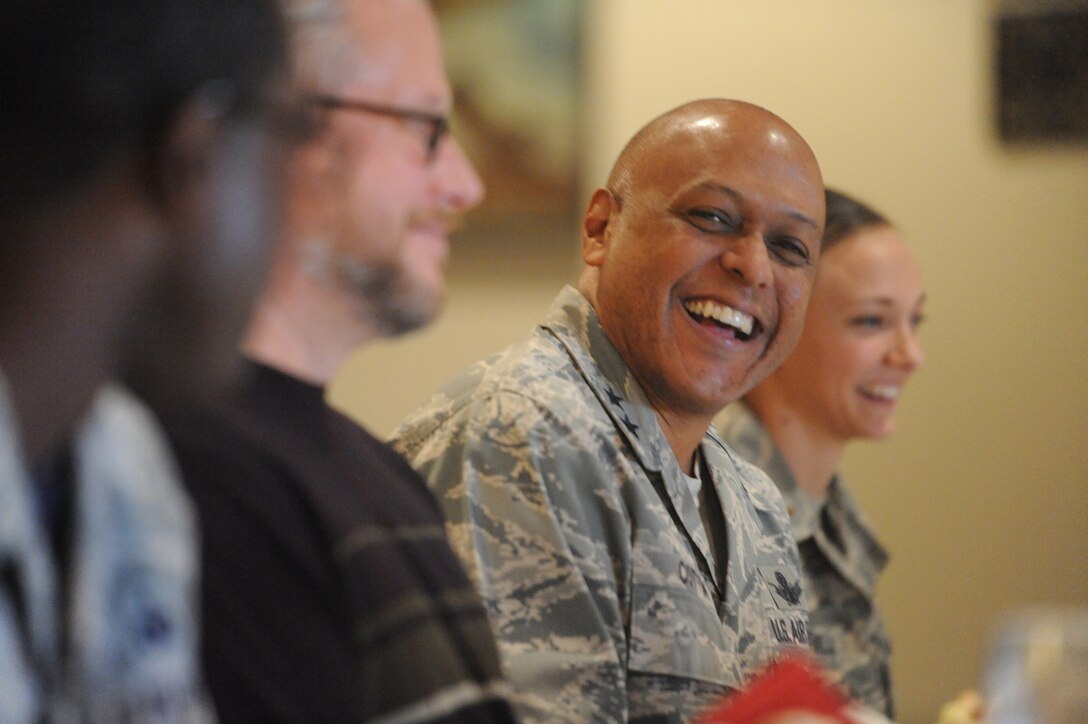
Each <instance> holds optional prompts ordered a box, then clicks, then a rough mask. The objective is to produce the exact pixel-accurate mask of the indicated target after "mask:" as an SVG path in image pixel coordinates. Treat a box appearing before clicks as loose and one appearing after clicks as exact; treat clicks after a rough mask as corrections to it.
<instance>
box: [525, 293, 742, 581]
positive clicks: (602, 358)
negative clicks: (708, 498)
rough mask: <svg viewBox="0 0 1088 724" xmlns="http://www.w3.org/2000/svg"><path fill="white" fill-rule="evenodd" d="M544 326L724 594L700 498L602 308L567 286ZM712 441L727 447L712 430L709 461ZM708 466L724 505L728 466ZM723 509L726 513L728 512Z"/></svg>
mask: <svg viewBox="0 0 1088 724" xmlns="http://www.w3.org/2000/svg"><path fill="white" fill-rule="evenodd" d="M543 326H544V328H545V329H546V330H548V331H549V332H551V333H552V334H553V335H554V336H555V337H556V339H558V341H559V343H560V344H562V345H563V347H564V348H565V349H566V350H567V353H568V354H569V355H570V357H571V359H572V360H573V362H574V365H575V367H577V368H578V371H579V373H580V374H581V376H582V377H583V379H585V381H586V384H587V385H589V387H590V389H591V390H592V391H593V394H594V395H595V396H596V397H597V399H598V400H599V402H600V404H601V407H602V408H603V409H604V410H605V412H606V413H607V414H608V416H609V417H610V418H611V419H612V422H613V424H614V425H615V428H616V430H617V431H618V432H619V434H620V435H622V436H623V437H624V438H625V439H626V440H627V443H628V444H629V445H630V447H631V449H632V450H633V451H634V453H635V455H636V456H637V458H638V461H639V464H640V465H641V466H642V467H643V468H644V469H645V470H646V471H647V472H654V473H657V476H656V477H657V479H658V480H659V481H660V483H661V485H662V486H663V487H664V491H663V494H664V497H665V498H667V502H668V504H669V505H670V506H671V508H672V509H673V511H674V513H675V515H676V516H677V518H678V519H679V522H680V523H681V525H682V526H683V528H684V530H685V532H686V533H687V535H688V537H689V538H690V539H691V541H692V542H693V544H694V545H695V547H696V548H697V549H698V550H699V552H700V554H701V555H702V557H703V563H704V564H705V566H706V568H705V571H706V573H707V574H708V576H709V577H710V578H711V579H712V580H713V581H714V584H715V586H716V587H717V588H718V592H719V596H720V597H721V598H722V599H723V600H724V595H723V594H722V592H723V591H724V590H725V581H723V580H721V576H720V575H718V566H715V565H714V563H713V561H714V558H713V557H712V555H711V551H710V541H709V539H708V538H707V534H706V530H705V529H704V527H703V522H702V518H701V517H700V515H699V507H698V501H697V500H696V497H695V496H694V495H692V493H691V491H690V490H689V489H688V486H687V482H686V481H685V479H684V475H683V471H682V470H681V468H680V465H679V463H678V462H677V461H676V455H675V454H674V453H673V450H672V448H671V447H670V446H669V443H668V440H667V439H666V438H665V433H664V431H662V429H661V424H660V422H659V421H658V419H657V415H656V414H655V413H654V410H653V407H652V406H651V405H650V403H649V400H647V398H646V395H645V393H643V391H642V387H641V386H640V385H639V384H638V381H637V380H636V379H635V377H634V375H633V374H631V371H630V369H629V368H628V367H627V364H626V363H625V362H624V360H623V358H622V357H621V356H620V353H619V351H618V350H617V349H616V347H615V346H614V345H613V344H612V342H611V341H610V340H609V339H608V337H607V335H606V334H605V332H604V329H603V328H602V327H601V323H600V319H599V318H598V317H597V312H596V310H594V309H593V306H592V305H591V304H590V303H589V300H587V299H586V298H585V297H584V296H583V295H582V294H581V293H580V292H578V291H577V290H576V289H574V288H573V287H570V286H567V287H564V288H563V290H562V291H561V292H560V294H559V296H558V298H557V299H556V301H555V303H554V304H553V306H552V310H551V312H550V313H549V315H548V318H547V320H546V321H545V323H544V325H543ZM707 444H710V445H716V446H718V447H720V448H722V449H724V447H725V446H724V444H723V443H722V442H721V440H720V439H718V438H717V437H716V435H715V434H714V432H713V431H712V430H708V436H707V437H704V439H703V441H702V443H700V445H701V446H704V450H703V455H704V458H706V459H707V460H708V461H709V460H713V459H714V458H713V457H707V450H706V449H705V446H706V445H707ZM708 469H709V471H710V475H711V478H713V485H714V486H715V490H716V492H717V493H718V499H719V502H718V504H719V505H721V504H722V502H721V501H722V500H723V497H722V496H723V490H722V487H721V481H720V480H719V476H720V475H721V472H722V471H720V470H717V469H716V467H715V466H714V465H708ZM705 482H707V483H710V482H711V481H705ZM722 515H723V516H725V514H724V512H723V513H722ZM725 517H727V516H725ZM729 534H730V535H732V534H733V532H732V531H729Z"/></svg>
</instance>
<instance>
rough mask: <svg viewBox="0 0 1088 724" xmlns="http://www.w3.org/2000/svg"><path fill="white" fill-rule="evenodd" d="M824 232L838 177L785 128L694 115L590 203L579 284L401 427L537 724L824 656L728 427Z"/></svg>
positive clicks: (680, 112) (660, 706) (674, 116)
mask: <svg viewBox="0 0 1088 724" xmlns="http://www.w3.org/2000/svg"><path fill="white" fill-rule="evenodd" d="M823 223H824V192H823V181H822V178H821V176H820V169H819V166H818V164H817V162H816V159H815V157H814V155H813V153H812V151H811V149H810V148H809V147H808V144H806V143H805V141H804V139H802V138H801V137H800V135H798V133H797V132H796V131H795V130H794V129H793V128H791V127H790V126H789V125H788V124H787V123H785V122H784V121H783V120H782V119H780V118H778V117H777V116H775V115H774V114H772V113H770V112H768V111H766V110H764V109H762V108H759V107H757V106H753V105H751V104H748V103H743V102H738V101H730V100H701V101H695V102H692V103H688V104H686V105H683V106H681V107H679V108H676V109H674V110H672V111H670V112H668V113H666V114H664V115H662V116H660V117H659V118H656V119H654V120H653V121H651V122H650V123H649V124H648V125H646V126H645V127H644V128H643V129H642V130H641V131H639V132H638V134H636V136H635V137H634V138H633V139H632V140H631V141H630V142H629V143H628V145H627V146H626V147H625V148H624V150H623V151H622V152H621V154H620V156H619V159H618V160H617V161H616V164H615V167H614V168H613V170H612V172H611V174H610V175H609V179H608V183H607V185H606V186H605V187H604V188H601V189H598V190H597V191H596V192H594V194H593V196H592V198H591V199H590V202H589V205H588V208H587V210H586V213H585V217H584V219H583V222H582V258H583V260H584V261H585V267H584V270H583V272H582V274H581V276H580V278H579V281H578V288H577V289H574V288H572V287H566V288H564V289H563V290H562V291H561V292H560V294H559V296H558V298H557V299H556V301H555V302H554V304H553V306H552V309H551V310H550V312H549V314H548V316H547V318H546V319H545V321H544V322H543V323H542V324H541V325H539V326H538V327H537V328H536V329H535V330H534V331H533V333H532V334H531V335H530V336H529V338H528V339H526V340H525V341H523V342H521V343H520V344H517V345H514V346H512V347H510V348H508V349H507V350H505V351H504V352H502V353H501V354H499V355H497V356H495V357H491V358H489V359H487V360H486V361H483V362H480V363H477V364H476V365H475V366H473V367H471V368H469V369H468V370H467V371H466V372H465V373H463V374H462V375H461V376H459V377H458V378H457V379H455V380H454V381H453V382H452V383H451V384H450V385H448V386H447V387H446V388H445V389H443V390H442V391H440V392H439V393H437V394H436V395H435V396H434V397H433V398H432V399H431V400H430V401H429V402H428V403H426V404H425V405H424V407H423V408H421V409H420V410H419V411H417V412H416V413H414V414H413V415H412V416H411V417H410V418H409V419H408V420H407V421H406V422H405V423H404V424H403V425H402V426H401V428H400V429H399V430H398V431H397V433H396V434H395V444H396V445H397V447H398V448H399V449H400V450H401V451H402V452H404V453H405V454H406V455H407V456H408V458H409V460H410V461H411V462H412V463H413V465H414V466H415V467H416V468H417V469H418V470H419V471H420V472H421V473H422V474H423V476H424V477H425V478H426V479H427V481H428V483H429V484H430V486H431V487H432V489H433V490H434V491H435V492H436V493H437V495H438V496H439V498H440V500H441V502H442V505H443V508H444V510H445V512H446V515H447V516H448V518H449V520H450V533H451V538H452V541H453V544H454V548H455V549H456V550H457V551H458V553H459V554H460V555H461V557H462V558H463V560H464V562H465V564H466V567H467V568H468V569H469V572H470V574H471V576H472V577H473V579H474V581H475V583H476V584H477V585H478V586H479V588H480V591H481V592H482V594H483V597H484V600H485V603H486V605H487V607H488V612H489V614H490V616H491V621H492V623H493V625H494V626H495V629H496V634H497V637H498V640H499V647H500V653H501V656H502V659H503V663H504V665H505V667H506V672H507V674H508V675H509V676H510V678H511V680H512V683H513V684H514V685H515V687H517V689H518V693H517V697H518V699H517V705H518V707H519V709H520V713H521V714H522V715H523V717H524V718H525V720H527V721H544V720H548V721H556V720H564V721H628V720H630V721H637V720H653V721H673V720H688V719H690V718H692V717H693V716H696V715H698V714H699V713H700V712H701V711H703V710H704V709H705V708H706V707H707V706H708V705H710V704H711V703H712V702H713V701H714V700H715V699H717V698H718V697H719V696H721V695H723V694H725V693H727V692H729V691H731V690H734V689H737V688H739V687H741V686H743V685H744V683H745V681H746V680H747V678H748V677H749V676H750V675H751V674H752V673H754V672H755V671H756V670H758V669H759V668H761V667H762V666H763V665H765V664H766V663H767V662H768V661H769V660H770V659H771V658H773V657H774V656H775V655H777V654H778V653H780V652H782V651H783V650H788V649H789V648H791V647H796V646H805V645H807V642H808V636H807V614H806V613H805V602H804V600H803V596H802V593H801V588H800V574H799V562H798V555H797V549H796V547H795V545H794V544H793V542H792V540H791V537H790V528H789V520H788V518H787V516H786V511H785V509H784V506H783V504H782V499H781V497H780V495H779V494H778V492H777V490H776V488H775V487H774V485H773V484H772V483H771V482H770V480H768V479H767V478H766V476H765V475H764V474H763V473H762V472H760V471H759V470H757V469H756V468H754V467H752V466H750V465H748V464H746V463H745V462H743V461H742V460H741V459H740V458H739V457H737V456H736V455H735V454H734V453H733V452H732V451H731V450H729V449H728V448H727V447H726V446H725V445H724V444H723V443H722V441H721V439H720V438H719V437H718V436H717V434H716V433H715V432H714V430H713V428H712V427H711V421H712V418H713V417H714V415H715V414H716V413H717V412H718V411H719V410H721V408H722V407H724V406H725V405H726V404H728V403H729V402H732V401H733V400H735V399H737V398H738V397H740V396H741V395H742V394H743V393H744V392H746V391H747V390H748V389H750V388H751V387H752V386H753V385H755V384H756V383H757V382H759V381H760V380H762V379H763V378H764V377H765V376H766V375H767V374H769V373H770V372H771V371H772V370H773V369H774V368H775V367H776V366H777V365H778V364H779V363H780V362H781V361H782V360H783V359H784V358H785V356H786V355H787V354H788V353H789V352H790V350H791V349H792V348H793V346H794V344H795V343H796V341H797V338H798V335H799V333H800V331H801V326H802V322H803V320H804V316H805V308H806V306H807V303H808V297H809V293H810V291H811V288H812V283H813V277H814V274H815V265H816V261H817V258H818V256H819V251H820V236H821V232H822V229H823Z"/></svg>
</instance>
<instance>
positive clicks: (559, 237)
mask: <svg viewBox="0 0 1088 724" xmlns="http://www.w3.org/2000/svg"><path fill="white" fill-rule="evenodd" d="M434 8H435V11H436V12H437V14H438V18H439V23H440V26H441V29H442V38H443V43H444V45H445V57H446V69H447V72H448V74H449V77H450V82H451V84H452V85H453V90H454V112H453V117H452V126H453V133H454V135H455V136H456V138H457V140H458V142H459V143H460V144H461V146H462V147H463V148H464V150H465V153H466V154H467V155H468V157H469V159H471V161H472V162H473V165H474V166H475V167H476V169H477V171H478V172H479V174H480V176H481V177H482V178H483V180H484V184H485V186H486V188H487V196H486V198H485V199H484V201H483V203H482V204H481V205H480V206H479V207H478V208H477V209H475V210H473V211H472V212H471V214H470V216H469V220H468V222H467V224H466V227H465V229H463V230H462V231H460V232H459V233H458V236H457V241H456V243H457V245H458V249H457V251H455V254H454V259H455V260H456V259H457V258H458V255H459V254H460V255H461V256H462V257H464V256H466V254H465V252H468V253H467V256H468V257H469V258H472V257H477V256H479V253H488V252H500V251H502V250H503V249H505V250H509V251H510V254H511V255H513V254H521V255H525V254H530V255H531V253H532V252H533V251H534V250H539V251H542V252H546V253H555V252H556V251H557V250H561V249H568V250H570V249H574V248H576V239H577V237H576V234H577V221H578V217H579V216H580V212H581V208H580V201H581V200H580V199H579V198H578V193H579V188H578V161H579V153H578V149H579V138H580V123H581V119H580V117H579V109H580V103H579V97H580V92H581V85H582V84H581V75H582V74H581V67H582V58H581V55H582V16H583V3H582V2H581V0H434ZM515 250H516V251H515Z"/></svg>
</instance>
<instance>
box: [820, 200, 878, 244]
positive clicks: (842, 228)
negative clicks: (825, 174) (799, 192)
mask: <svg viewBox="0 0 1088 724" xmlns="http://www.w3.org/2000/svg"><path fill="white" fill-rule="evenodd" d="M824 198H825V199H826V203H827V221H826V222H825V223H824V238H823V242H822V243H821V245H820V248H821V250H822V251H827V250H828V249H830V248H831V247H833V246H835V244H837V243H838V242H839V241H841V240H842V239H845V238H846V237H848V236H851V235H853V234H854V233H855V232H857V231H859V230H861V229H865V228H868V227H871V226H890V225H891V222H890V221H888V220H887V219H886V218H885V217H884V216H883V215H881V214H880V213H879V212H877V211H875V210H873V209H872V208H870V207H869V206H866V205H865V204H863V203H862V202H861V201H858V200H857V199H855V198H852V197H850V196H847V195H846V194H844V193H842V192H841V191H836V190H835V189H830V188H829V189H825V190H824Z"/></svg>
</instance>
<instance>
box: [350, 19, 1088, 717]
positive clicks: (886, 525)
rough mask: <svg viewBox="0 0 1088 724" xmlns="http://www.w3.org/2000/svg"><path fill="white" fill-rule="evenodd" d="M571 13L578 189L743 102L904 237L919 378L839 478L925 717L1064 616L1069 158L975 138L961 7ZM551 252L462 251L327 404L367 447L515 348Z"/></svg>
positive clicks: (1077, 423) (978, 31) (1086, 461)
mask: <svg viewBox="0 0 1088 724" xmlns="http://www.w3.org/2000/svg"><path fill="white" fill-rule="evenodd" d="M587 5H588V10H589V13H590V16H591V18H590V20H591V26H590V30H589V32H587V34H586V38H587V43H588V56H587V62H588V65H589V77H588V84H587V90H588V93H587V94H588V102H587V103H588V105H587V114H586V115H587V119H589V120H590V123H589V124H588V127H587V129H586V138H587V147H586V150H587V155H586V179H587V187H588V186H590V185H593V184H596V183H599V181H600V179H601V178H602V177H603V176H604V174H605V172H606V170H607V168H608V165H609V163H610V162H611V160H612V158H613V157H614V156H615V154H616V152H617V151H618V150H619V148H620V147H621V145H622V143H623V142H624V141H625V140H626V138H627V137H628V136H629V135H630V134H631V133H632V132H634V131H635V130H636V129H637V127H638V126H640V125H641V124H642V123H643V122H645V121H646V120H648V119H649V118H650V117H651V116H653V115H656V114H657V113H659V112H661V111H663V110H665V109H667V108H669V107H671V106H673V105H675V104H678V103H680V102H682V101H685V100H688V99H691V98H695V97H702V96H730V97H738V98H744V99H746V100H751V101H754V102H757V103H760V104H762V105H765V106H766V107H768V108H770V109H772V110H774V111H775V112H777V113H779V114H780V115H782V116H783V117H784V118H786V119H787V120H789V121H790V122H791V123H792V124H793V125H795V126H796V127H797V128H798V130H800V132H801V133H802V134H803V135H804V136H805V137H806V138H808V139H809V141H810V143H811V144H812V146H813V147H814V148H815V149H816V153H817V155H818V156H819V157H820V159H821V162H822V165H823V169H824V174H825V179H826V180H827V182H828V183H829V184H834V185H838V186H840V187H842V188H844V189H846V190H849V191H853V192H856V193H858V194H860V195H862V196H863V197H865V198H867V199H868V200H869V201H871V202H872V203H873V204H874V205H875V206H877V207H878V208H880V209H882V210H884V211H886V212H887V213H888V214H889V215H891V216H892V217H893V218H894V219H895V220H897V221H898V223H899V225H900V227H901V228H902V229H903V230H904V231H905V232H906V233H907V235H908V237H909V238H910V240H911V241H912V242H913V245H914V247H915V249H916V251H917V253H918V256H919V259H920V262H921V264H922V268H923V272H924V274H925V276H926V282H927V287H928V292H929V299H930V302H929V308H928V317H929V321H927V323H926V325H925V331H924V334H923V338H924V342H925V344H926V348H927V353H928V361H927V364H926V366H925V367H924V368H923V370H922V371H921V372H920V373H919V374H918V376H917V378H916V379H915V381H914V382H913V383H912V384H911V386H910V387H909V389H908V390H907V395H906V397H905V399H904V401H903V403H902V405H901V414H900V416H899V433H898V434H897V435H896V436H895V437H894V438H893V439H892V440H890V441H888V442H886V443H883V444H880V445H876V444H859V445H858V446H857V448H856V449H854V450H852V451H851V453H850V454H849V456H848V460H847V464H846V475H847V477H848V479H849V481H850V483H851V485H852V487H853V488H854V490H855V492H856V494H857V496H858V497H859V498H860V499H861V501H862V503H863V505H864V506H865V507H866V509H867V510H868V512H869V514H870V517H871V519H872V520H873V522H874V523H875V525H876V527H877V528H878V530H879V531H881V533H882V535H883V537H884V539H885V541H886V543H887V544H888V545H889V547H890V548H891V549H892V551H893V556H894V558H893V562H892V565H891V567H890V569H889V572H888V573H887V575H886V577H885V579H883V581H882V583H881V588H880V594H879V595H880V600H881V602H882V604H883V606H884V609H885V612H886V615H887V618H888V621H889V625H890V627H891V630H892V633H893V636H894V638H895V644H896V656H895V673H896V677H897V687H898V693H899V700H900V711H901V720H902V721H904V722H918V723H922V722H929V721H932V720H933V719H934V717H935V715H936V710H937V707H938V705H939V704H940V702H941V701H943V700H945V699H947V698H949V697H951V696H952V695H953V694H955V693H956V692H957V691H958V690H959V689H960V688H963V687H967V686H972V685H975V684H976V683H977V682H978V679H979V676H980V669H981V665H982V661H983V659H984V656H985V649H984V645H985V643H984V642H985V641H986V640H987V638H988V636H989V634H990V631H991V629H992V627H993V626H994V625H995V622H996V621H997V620H998V618H999V616H1000V615H1001V614H1002V613H1003V612H1005V611H1008V610H1011V609H1013V608H1015V607H1017V606H1021V605H1023V604H1027V603H1034V602H1067V603H1069V602H1071V603H1078V604H1081V605H1088V490H1086V488H1088V373H1086V372H1085V364H1086V363H1085V360H1088V149H1086V148H1084V147H1081V148H1080V149H1069V148H1066V149H1060V148H1049V149H1048V148H1028V149H1019V150H1009V149H1007V148H1004V147H1002V146H1001V145H1000V144H999V143H998V142H997V141H996V139H995V137H994V135H993V133H992V130H991V124H990V102H991V90H990V78H991V71H990V67H989V52H990V47H989V42H990V41H989V33H988V20H989V13H990V4H989V3H988V2H986V1H985V0H910V2H892V1H891V0H763V1H761V2H751V0H592V2H589V3H587ZM573 239H574V234H573V233H572V242H571V249H572V251H571V256H570V258H558V259H552V260H551V262H546V261H544V260H536V261H533V260H531V259H525V260H524V261H518V260H513V261H511V260H509V259H507V260H506V261H505V262H503V263H502V264H501V265H500V268H499V269H497V270H496V269H495V262H494V259H499V258H506V257H507V256H508V255H518V256H520V255H522V254H523V252H521V251H520V248H521V247H519V250H518V251H515V250H514V249H505V248H502V247H501V246H496V247H494V248H493V249H492V250H491V256H492V262H488V261H487V258H486V255H483V254H479V253H476V255H475V256H476V258H474V259H468V260H466V261H465V262H464V263H463V264H462V265H461V266H460V269H458V270H455V272H456V273H455V278H454V280H453V288H452V297H451V302H450V305H449V308H448V311H447V313H446V314H445V315H444V317H443V319H442V320H441V321H440V322H439V323H438V324H437V325H436V326H435V327H433V328H432V329H431V330H429V331H427V332H425V333H423V334H420V335H416V336H414V337H411V338H409V339H407V340H404V341H401V342H396V343H390V344H387V345H381V346H375V347H373V348H371V349H367V350H365V351H363V352H362V353H360V354H359V355H358V356H357V357H356V358H355V359H354V360H353V361H352V363H351V364H350V365H349V366H348V368H347V369H346V370H345V371H344V373H343V375H341V377H340V378H339V379H338V380H337V383H336V384H335V385H334V387H333V389H332V393H331V394H332V398H333V400H334V402H337V403H339V404H341V405H343V406H344V407H346V408H347V409H348V410H349V412H351V413H353V414H355V415H356V416H358V417H359V418H361V419H363V420H364V421H366V422H367V423H369V424H371V425H372V426H373V427H374V428H375V429H376V430H378V431H379V432H383V433H384V432H388V431H389V430H390V429H391V428H392V427H393V426H394V425H395V423H396V421H397V420H399V419H400V417H402V416H403V415H404V414H405V413H406V412H407V411H408V410H409V409H411V408H412V407H413V406H415V405H416V404H418V403H419V402H420V401H422V400H423V399H424V398H425V397H426V395H427V394H428V393H429V392H430V391H431V390H433V389H434V388H435V387H437V386H438V385H439V384H441V382H443V381H444V380H445V379H446V378H448V377H449V376H450V375H452V374H453V373H454V372H455V371H456V370H457V369H459V368H461V367H462V366H464V364H466V363H468V362H470V361H471V360H473V359H475V358H477V357H480V356H482V355H484V354H487V353H489V352H491V351H494V350H495V349H498V348H499V347H500V346H502V345H504V344H506V343H508V342H510V341H512V340H514V339H517V338H519V337H520V336H522V335H523V334H524V333H525V331H526V330H527V329H528V328H529V326H530V325H531V324H533V323H534V322H535V320H536V319H537V318H538V317H539V316H540V314H541V313H542V311H543V309H544V308H545V307H546V306H547V303H548V302H549V301H550V299H551V297H552V296H553V294H554V292H555V290H556V288H557V287H558V285H559V284H560V283H562V282H563V281H565V280H566V279H568V278H570V276H571V274H572V272H573V270H574V268H575V263H574V258H575V257H574V251H573V249H574V241H573ZM524 241H525V240H521V243H524ZM455 253H456V252H455Z"/></svg>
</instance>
